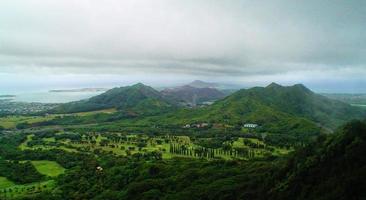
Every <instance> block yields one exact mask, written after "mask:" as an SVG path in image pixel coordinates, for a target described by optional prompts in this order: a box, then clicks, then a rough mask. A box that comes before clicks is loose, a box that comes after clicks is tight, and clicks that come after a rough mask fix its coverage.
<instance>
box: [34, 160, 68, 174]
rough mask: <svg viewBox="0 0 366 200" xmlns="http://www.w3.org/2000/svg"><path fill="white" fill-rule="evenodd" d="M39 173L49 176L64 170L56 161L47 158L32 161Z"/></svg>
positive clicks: (61, 172)
mask: <svg viewBox="0 0 366 200" xmlns="http://www.w3.org/2000/svg"><path fill="white" fill-rule="evenodd" d="M32 164H33V165H34V167H35V168H36V169H37V170H38V171H39V173H41V174H44V175H46V176H50V177H56V176H59V175H60V174H63V173H64V172H65V169H64V168H63V167H62V166H61V165H59V164H58V163H57V162H54V161H48V160H39V161H32Z"/></svg>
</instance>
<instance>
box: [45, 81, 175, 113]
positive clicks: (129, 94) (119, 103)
mask: <svg viewBox="0 0 366 200" xmlns="http://www.w3.org/2000/svg"><path fill="white" fill-rule="evenodd" d="M173 107H174V105H173V104H172V103H171V102H169V101H167V100H165V99H164V98H163V97H162V95H161V94H160V93H159V92H158V91H156V90H155V89H153V88H152V87H149V86H146V85H144V84H142V83H138V84H135V85H132V86H126V87H119V88H113V89H111V90H108V91H107V92H105V93H103V94H100V95H98V96H95V97H92V98H90V99H86V100H82V101H77V102H71V103H66V104H63V105H61V106H59V107H57V108H56V109H54V110H52V112H53V113H75V112H86V111H95V110H101V109H108V108H116V109H118V110H119V111H121V112H124V113H127V114H128V115H144V114H157V113H160V112H163V111H167V110H170V109H171V108H173Z"/></svg>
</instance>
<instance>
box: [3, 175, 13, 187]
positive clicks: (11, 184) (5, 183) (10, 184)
mask: <svg viewBox="0 0 366 200" xmlns="http://www.w3.org/2000/svg"><path fill="white" fill-rule="evenodd" d="M14 185H15V183H13V182H11V181H9V180H8V179H7V178H5V177H1V176H0V189H2V188H8V187H12V186H14Z"/></svg>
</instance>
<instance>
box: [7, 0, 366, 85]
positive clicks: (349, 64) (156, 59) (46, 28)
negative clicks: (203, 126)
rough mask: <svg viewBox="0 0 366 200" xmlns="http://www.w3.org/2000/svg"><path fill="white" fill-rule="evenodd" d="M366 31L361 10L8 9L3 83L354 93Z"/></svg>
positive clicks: (51, 5)
mask: <svg viewBox="0 0 366 200" xmlns="http://www.w3.org/2000/svg"><path fill="white" fill-rule="evenodd" d="M365 22H366V2H365V1H362V0H359V1H357V0H350V1H343V0H324V1H316V0H310V1H308V0H307V1H305V0H304V1H292V0H269V1H265V2H263V1H245V0H243V1H219V0H217V1H211V0H210V1H208V0H207V1H203V0H195V1H193V0H188V1H178V0H154V1H148V0H146V1H144V0H130V1H129V0H126V1H118V0H106V1H97V0H79V1H72V0H55V1H42V0H29V1H26V2H25V1H21V0H4V1H1V2H0V76H1V77H5V76H8V77H10V76H15V75H14V74H19V73H22V74H26V75H29V76H28V77H31V75H32V74H35V73H38V74H44V75H46V76H57V75H62V76H65V75H70V74H74V75H78V76H94V77H98V76H100V78H103V77H104V78H105V77H106V76H121V77H124V78H126V79H128V77H131V76H133V77H135V78H136V79H139V78H141V79H146V80H147V81H148V80H161V79H163V78H164V77H166V76H168V75H169V77H171V76H175V77H176V80H186V79H189V78H202V79H207V80H212V79H215V80H220V81H226V82H237V83H243V84H250V83H255V84H264V83H267V82H268V81H269V80H271V81H272V80H273V81H278V82H285V83H292V82H298V81H302V82H306V83H312V82H313V83H314V82H318V83H319V84H320V85H321V83H322V82H323V83H324V84H325V85H326V83H328V84H329V83H334V82H337V81H339V83H340V84H341V83H342V84H348V85H350V87H353V86H354V84H355V83H360V82H362V81H363V79H364V77H366V65H365V63H366V56H365V55H366V26H365ZM17 76H19V75H17ZM5 79H6V78H5ZM5 79H4V78H3V81H0V82H1V83H4V80H5ZM169 79H171V78H169ZM131 80H132V79H131ZM29 81H31V80H29ZM141 81H144V80H141ZM172 81H173V80H172Z"/></svg>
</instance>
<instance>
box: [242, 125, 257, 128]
mask: <svg viewBox="0 0 366 200" xmlns="http://www.w3.org/2000/svg"><path fill="white" fill-rule="evenodd" d="M257 127H258V124H244V128H257Z"/></svg>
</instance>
